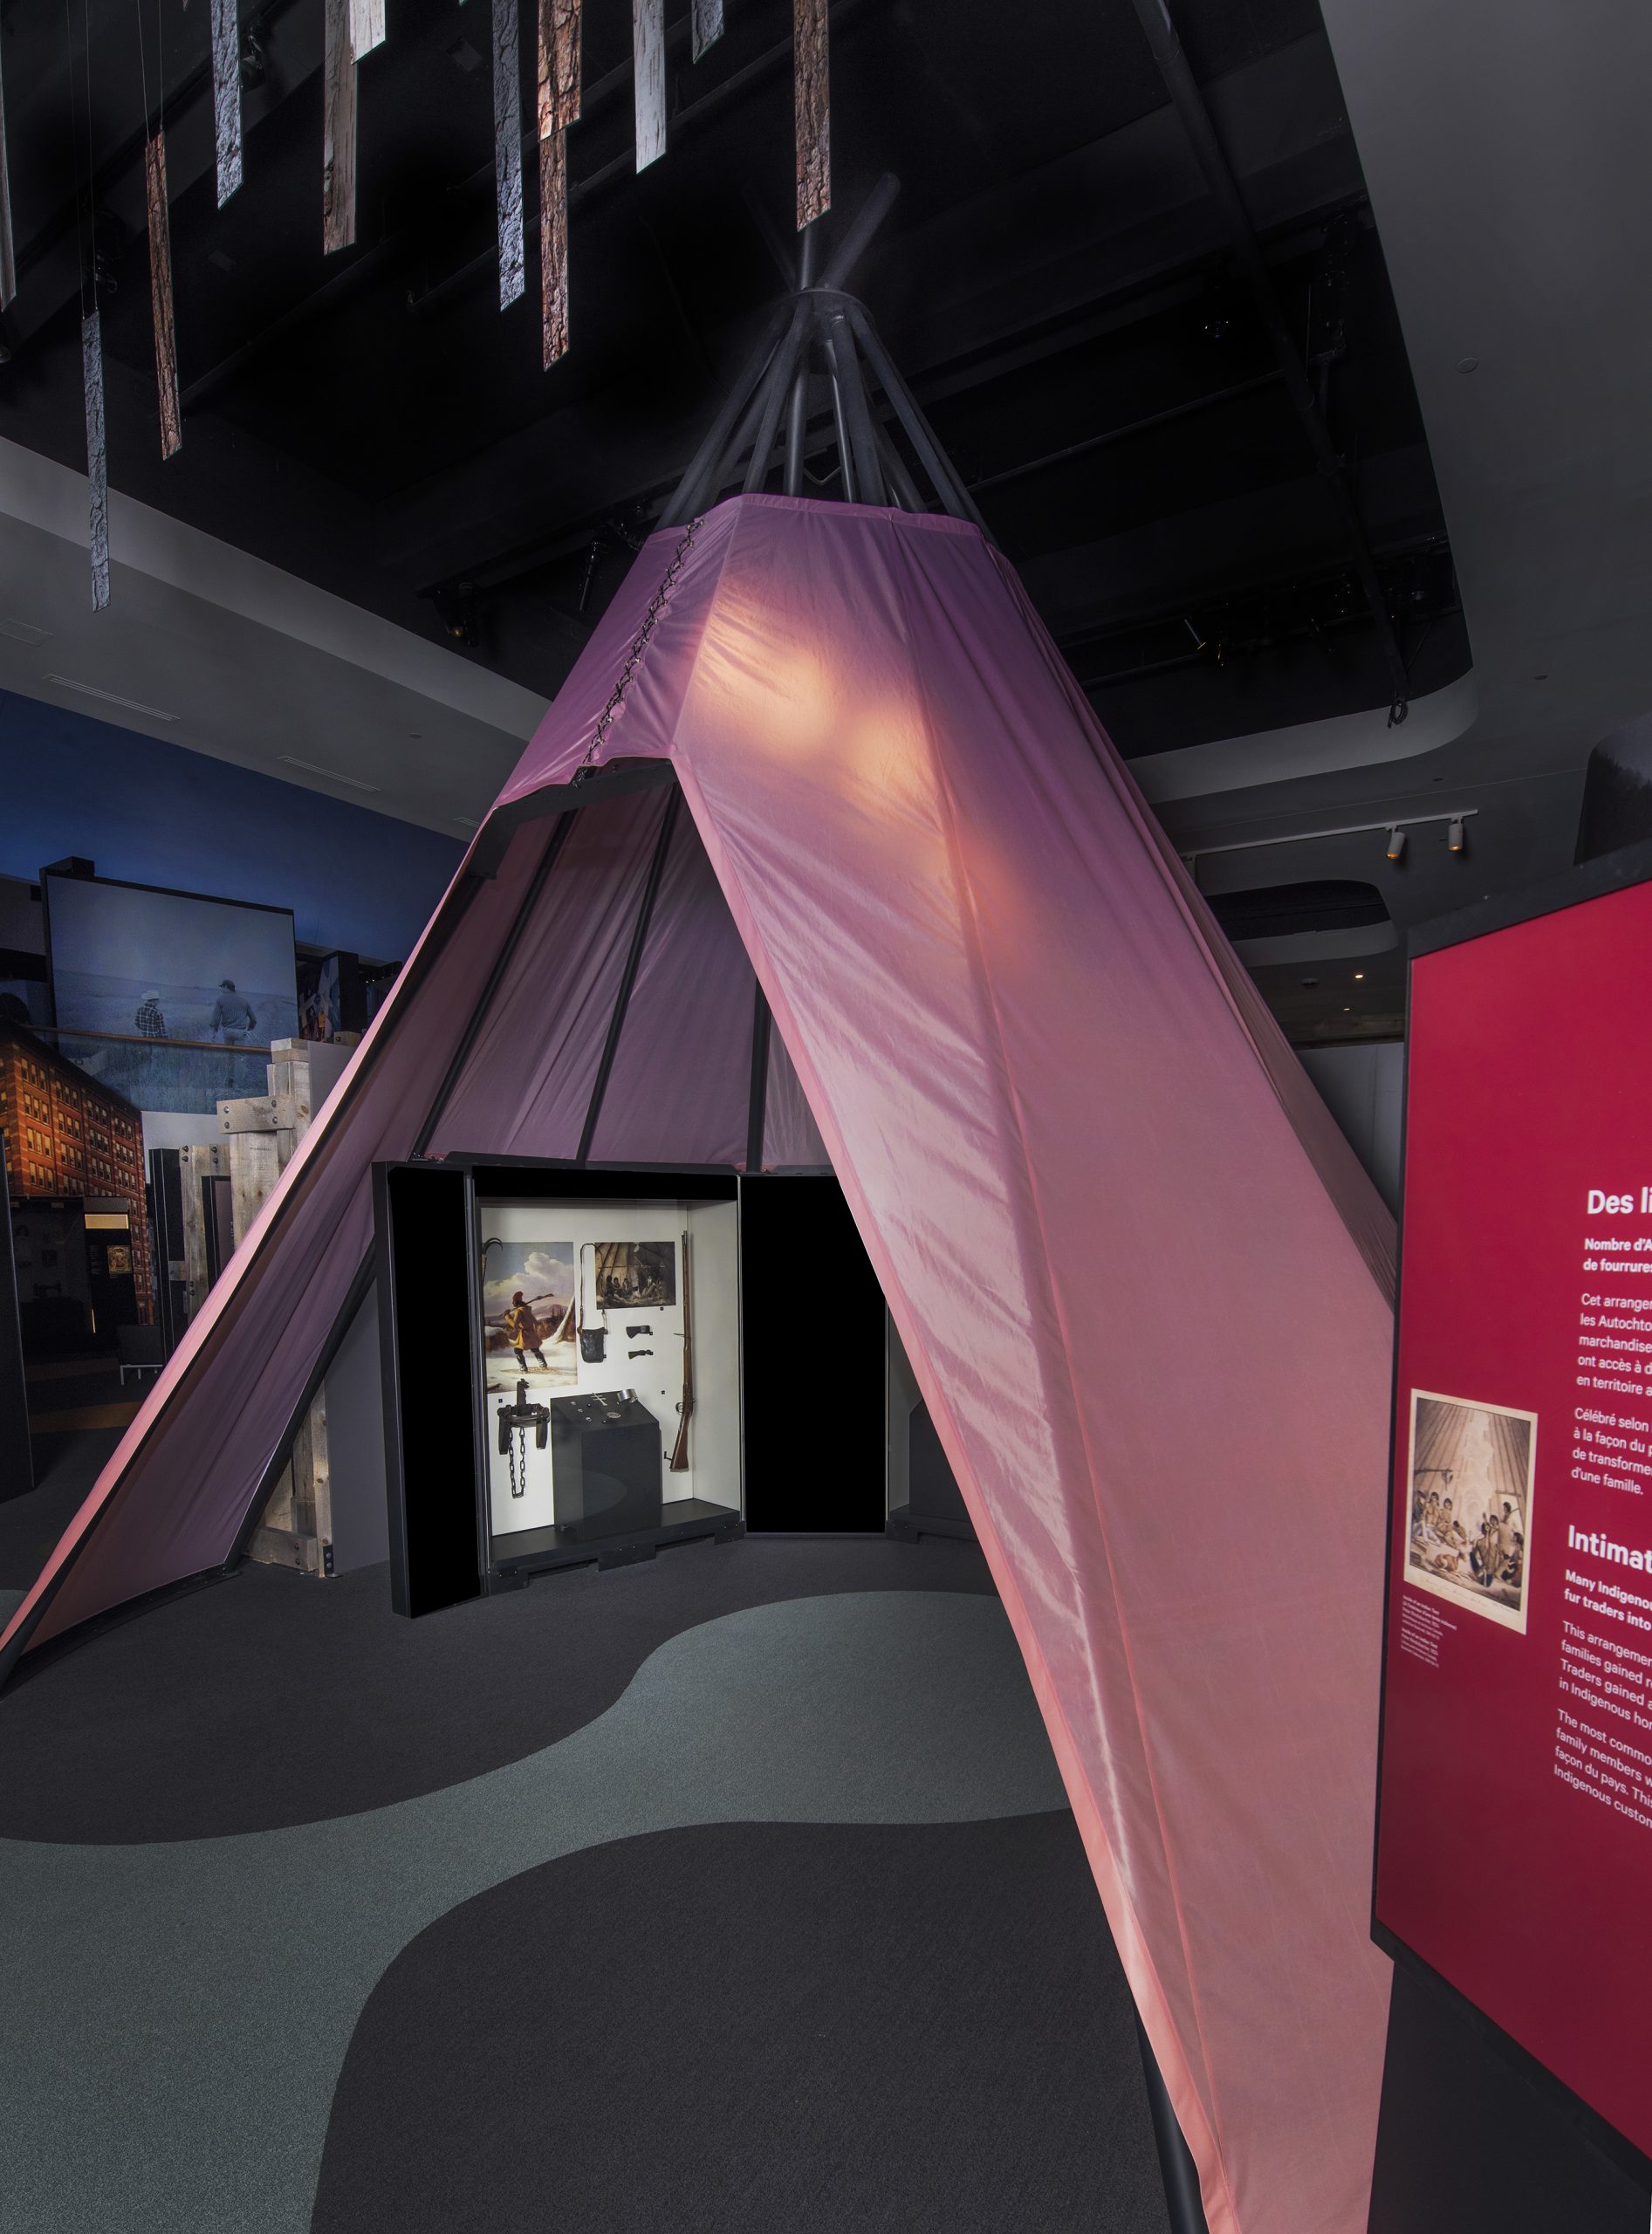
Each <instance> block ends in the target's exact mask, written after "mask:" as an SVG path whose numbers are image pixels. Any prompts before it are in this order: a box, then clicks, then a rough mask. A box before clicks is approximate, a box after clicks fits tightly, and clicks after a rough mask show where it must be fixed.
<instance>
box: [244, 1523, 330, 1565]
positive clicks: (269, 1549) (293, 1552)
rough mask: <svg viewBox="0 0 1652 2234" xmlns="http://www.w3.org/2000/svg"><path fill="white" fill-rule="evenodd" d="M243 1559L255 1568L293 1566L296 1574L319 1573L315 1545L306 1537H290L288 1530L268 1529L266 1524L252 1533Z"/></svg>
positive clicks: (318, 1553)
mask: <svg viewBox="0 0 1652 2234" xmlns="http://www.w3.org/2000/svg"><path fill="white" fill-rule="evenodd" d="M247 1557H248V1558H249V1559H251V1560H252V1561H253V1562H254V1563H255V1564H256V1565H257V1566H264V1567H293V1568H296V1569H297V1571H298V1573H300V1574H319V1573H320V1571H321V1550H320V1546H319V1545H318V1544H316V1543H315V1542H314V1541H313V1540H312V1538H309V1537H305V1536H298V1535H296V1534H294V1532H292V1531H291V1529H286V1528H271V1526H269V1525H268V1524H267V1523H266V1524H265V1525H264V1526H263V1527H261V1528H255V1529H254V1530H253V1532H252V1536H251V1539H250V1542H249V1543H248V1545H247Z"/></svg>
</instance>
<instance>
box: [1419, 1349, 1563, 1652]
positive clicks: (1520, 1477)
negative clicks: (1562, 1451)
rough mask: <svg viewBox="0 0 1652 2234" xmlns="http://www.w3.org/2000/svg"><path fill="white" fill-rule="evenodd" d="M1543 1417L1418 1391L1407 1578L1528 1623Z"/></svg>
mask: <svg viewBox="0 0 1652 2234" xmlns="http://www.w3.org/2000/svg"><path fill="white" fill-rule="evenodd" d="M1537 1424H1538V1422H1537V1414H1536V1413H1535V1412H1517V1411H1511V1409H1509V1408H1508V1407H1507V1406H1506V1405H1502V1404H1476V1403H1471V1402H1470V1401H1467V1400H1465V1399H1463V1398H1460V1397H1455V1396H1436V1395H1429V1393H1428V1392H1427V1391H1426V1390H1424V1389H1420V1388H1414V1389H1413V1390H1412V1392H1411V1523H1410V1532H1409V1543H1408V1545H1407V1547H1406V1558H1405V1579H1406V1580H1407V1581H1408V1582H1409V1583H1412V1584H1414V1585H1415V1586H1416V1588H1418V1589H1419V1590H1427V1591H1431V1592H1432V1593H1434V1595H1435V1596H1436V1597H1437V1598H1444V1599H1448V1600H1450V1601H1452V1602H1453V1603H1454V1604H1457V1605H1459V1606H1468V1607H1471V1608H1472V1609H1473V1611H1474V1612H1475V1613H1477V1614H1484V1615H1485V1617H1486V1619H1487V1620H1488V1621H1498V1622H1501V1624H1502V1625H1503V1627H1504V1628H1510V1629H1518V1630H1520V1631H1521V1632H1522V1633H1524V1631H1525V1609H1526V1593H1527V1588H1528V1585H1529V1583H1530V1580H1531V1559H1530V1554H1529V1547H1530V1544H1531V1540H1532V1476H1533V1470H1534V1466H1535V1463H1536V1457H1537Z"/></svg>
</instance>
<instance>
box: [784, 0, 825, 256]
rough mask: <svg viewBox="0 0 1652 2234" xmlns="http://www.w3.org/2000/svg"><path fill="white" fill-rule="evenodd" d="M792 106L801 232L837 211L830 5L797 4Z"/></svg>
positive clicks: (798, 0)
mask: <svg viewBox="0 0 1652 2234" xmlns="http://www.w3.org/2000/svg"><path fill="white" fill-rule="evenodd" d="M792 73H793V75H792V100H793V106H794V108H795V110H796V119H797V134H798V230H799V232H801V231H802V230H803V229H804V227H805V225H812V224H813V223H814V221H815V219H816V218H817V217H824V216H825V215H826V211H827V210H828V209H830V208H831V207H832V106H831V94H830V79H829V76H828V72H827V62H826V0H792Z"/></svg>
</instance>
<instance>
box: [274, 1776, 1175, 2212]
mask: <svg viewBox="0 0 1652 2234" xmlns="http://www.w3.org/2000/svg"><path fill="white" fill-rule="evenodd" d="M1165 2225H1166V2219H1165V2210H1164V2202H1163V2194H1162V2188H1161V2185H1160V2182H1159V2175H1158V2169H1157V2161H1156V2158H1155V2155H1154V2150H1153V2141H1152V2135H1151V2129H1150V2127H1149V2125H1148V2116H1147V2106H1146V2098H1145V2094H1144V2091H1143V2087H1142V2080H1141V2063H1140V2059H1139V2057H1138V2053H1137V2049H1136V2044H1135V2036H1134V2027H1133V2023H1132V2018H1131V2016H1130V2007H1129V1999H1128V1992H1127V1991H1126V1989H1125V1985H1124V1981H1123V1977H1122V1975H1121V1971H1120V1969H1119V1964H1118V1959H1117V1956H1115V1954H1114V1950H1113V1945H1112V1942H1111V1940H1110V1938H1109V1936H1108V1934H1107V1926H1106V1923H1105V1922H1104V1920H1103V1918H1102V1915H1101V1911H1100V1905H1099V1903H1098V1902H1097V1900H1096V1897H1095V1888H1094V1885H1093V1881H1092V1879H1091V1876H1090V1873H1089V1869H1088V1866H1087V1864H1086V1861H1085V1858H1084V1853H1083V1849H1082V1847H1081V1846H1080V1841H1079V1837H1078V1833H1077V1831H1076V1829H1075V1827H1074V1826H1073V1819H1072V1817H1071V1816H1070V1815H1069V1814H1067V1813H1065V1812H1062V1813H1054V1814H1044V1815H1032V1816H1025V1817H1021V1818H1018V1819H1012V1820H1008V1821H997V1822H976V1823H948V1824H925V1825H902V1826H844V1825H837V1824H831V1825H821V1824H817V1825H812V1826H799V1825H792V1824H778V1823H744V1824H726V1825H721V1824H720V1825H716V1826H710V1827H703V1828H695V1829H682V1830H672V1831H662V1832H659V1833H654V1834H651V1835H648V1836H644V1837H641V1838H633V1839H626V1840H619V1841H616V1842H614V1843H613V1844H611V1845H607V1846H604V1847H597V1848H594V1849H591V1850H588V1851H586V1852H584V1853H580V1854H571V1855H569V1856H567V1857H566V1858H565V1859H563V1860H561V1861H554V1862H549V1863H546V1864H545V1865H544V1866H543V1867H539V1868H537V1869H532V1870H529V1871H526V1872H524V1874H521V1875H519V1876H517V1877H513V1878H511V1879H510V1880H509V1881H506V1882H505V1883H504V1884H502V1885H499V1886H497V1887H495V1888H493V1889H492V1890H490V1891H489V1892H486V1893H483V1894H482V1895H480V1896H479V1897H478V1898H476V1899H475V1900H472V1901H470V1902H465V1903H464V1904H463V1906H462V1907H459V1908H455V1909H453V1910H452V1911H451V1912H450V1913H449V1915H446V1916H444V1917H442V1919H441V1921H440V1922H436V1923H435V1924H433V1925H431V1926H430V1927H429V1929H427V1930H426V1931H424V1932H423V1933H422V1934H421V1936H419V1937H418V1938H417V1939H415V1941H414V1942H413V1943H412V1944H411V1945H409V1946H408V1947H407V1948H406V1949H405V1950H403V1952H402V1953H401V1955H400V1956H398V1957H397V1959H396V1960H395V1961H394V1963H392V1964H391V1966H390V1968H389V1969H388V1970H387V1972H386V1974H385V1976H384V1977H383V1979H382V1981H381V1982H380V1984H379V1986H378V1988H377V1990H376V1991H375V1992H374V1995H373V1996H372V1998H371V1999H370V2001H369V2002H368V2004H367V2008H366V2010H365V2011H364V2012H363V2014H362V2016H361V2018H360V2023H359V2024H358V2025H357V2027H356V2031H355V2035H354V2038H353V2040H352V2043H351V2046H350V2050H349V2053H348V2056H347V2058H346V2061H345V2066H344V2069H343V2072H342V2073H341V2075H340V2078H339V2086H338V2089H337V2093H336V2094H335V2095H334V2098H333V2107H332V2121H331V2123H330V2126H329V2128H328V2133H327V2139H326V2152H325V2155H324V2156H323V2160H322V2167H321V2176H320V2182H319V2193H318V2196H317V2202H316V2207H315V2215H314V2218H313V2221H312V2234H408V2230H409V2229H413V2228H419V2227H430V2228H440V2229H442V2234H529V2230H535V2231H536V2234H537V2230H539V2229H543V2228H551V2227H554V2228H556V2229H557V2230H558V2234H777V2231H778V2230H781V2229H784V2230H786V2234H909V2230H914V2229H936V2230H941V2229H945V2230H947V2234H1008V2230H1020V2229H1026V2230H1030V2231H1034V2230H1035V2231H1036V2234H1162V2230H1163V2229H1164V2228H1165Z"/></svg>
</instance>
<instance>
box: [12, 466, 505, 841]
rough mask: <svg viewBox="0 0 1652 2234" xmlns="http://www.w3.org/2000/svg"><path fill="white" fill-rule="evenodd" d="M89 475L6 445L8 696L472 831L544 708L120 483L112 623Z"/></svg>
mask: <svg viewBox="0 0 1652 2234" xmlns="http://www.w3.org/2000/svg"><path fill="white" fill-rule="evenodd" d="M86 499H87V487H86V476H85V475H84V474H80V473H76V472H73V471H72V470H71V469H69V468H68V467H66V466H61V465H58V464H56V463H53V461H52V460H51V459H49V458H44V457H41V456H38V455H37V454H36V453H35V452H34V451H32V450H27V449H22V448H20V447H19V446H18V445H17V443H15V442H4V441H0V689H7V690H15V691H17V692H19V693H20V694H22V695H23V696H26V697H31V698H40V699H45V701H47V702H49V703H50V704H52V705H57V706H65V707H68V708H71V709H73V710H74V711H75V712H77V713H81V714H89V715H93V716H96V717H98V718H99V719H101V720H105V721H109V722H113V723H117V724H118V725H119V726H120V727H121V728H123V729H130V730H139V731H141V732H142V733H143V734H144V735H146V736H148V737H164V738H166V739H168V741H169V742H171V743H172V744H182V745H187V746H188V747H189V749H190V750H193V751H196V752H204V753H209V754H210V755H211V756H212V757H214V758H216V759H219V760H230V761H234V762H235V763H236V764H237V765H239V766H241V767H243V768H253V769H257V770H258V771H260V772H261V773H263V774H265V775H269V776H274V777H277V778H279V779H280V780H281V781H282V782H284V783H291V784H297V785H301V786H303V787H305V788H306V789H308V790H311V791H323V792H326V793H327V794H328V795H329V796H330V797H332V798H342V799H348V800H351V801H353V803H354V804H355V805H359V806H365V807H369V808H372V809H374V810H376V811H378V812H380V813H384V814H390V815H394V816H397V817H399V818H400V819H402V820H404V821H408V822H416V823H422V824H423V825H424V826H426V827H427V828H428V829H432V830H440V831H442V832H443V833H446V834H447V835H448V836H449V837H457V838H460V839H463V834H464V832H465V831H466V829H468V828H471V827H474V826H475V824H476V821H477V820H478V819H480V817H481V816H482V815H483V814H484V813H485V812H487V809H488V808H489V806H490V805H491V804H492V802H493V800H494V798H496V796H497V793H498V791H499V790H500V788H501V786H502V785H504V780H505V778H506V777H507V776H508V775H509V773H510V771H511V768H512V767H513V766H514V765H515V764H516V761H517V759H518V757H519V755H520V753H521V750H522V747H523V745H524V743H525V742H526V740H527V738H528V737H531V735H532V733H533V730H535V729H536V728H537V726H538V723H539V720H540V718H541V716H543V714H544V712H545V700H544V699H543V698H540V697H538V696H536V695H535V693H533V692H532V691H530V690H524V689H522V688H521V687H520V686H519V685H518V684H517V683H514V682H508V681H507V680H506V679H505V678H504V676H502V675H495V674H493V673H491V672H490V670H489V669H488V668H483V667H478V666H475V665H473V664H472V663H471V662H470V661H468V660H463V659H461V658H459V657H458V656H457V655H456V654H454V653H452V652H449V651H446V650H444V649H443V648H442V646H441V645H439V644H432V643H428V642H426V641H424V639H423V638H422V637H419V636H415V635H413V634H409V632H408V630H407V629H405V628H398V627H395V626H394V623H392V622H390V621H388V620H381V619H380V618H379V616H378V615H377V614H376V613H365V612H363V611H362V610H361V608H360V606H353V605H351V604H349V603H348V602H347V601H346V600H345V599H343V598H339V597H334V596H332V594H331V593H329V592H328V591H326V590H321V589H317V588H315V587H314V586H312V584H310V583H308V582H304V581H300V580H299V579H298V578H297V577H296V576H295V575H292V574H288V573H284V572H282V570H281V569H280V568H279V567H278V566H271V565H266V564H265V563H264V560H262V559H260V558H251V557H250V556H249V555H248V554H247V553H246V552H243V551H237V550H236V549H235V547H234V546H233V545H230V544H227V543H223V542H221V541H219V540H218V538H216V536H210V535H203V534H202V532H201V531H199V530H198V529H196V528H192V527H188V526H186V525H184V524H182V522H181V521H178V520H175V519H171V518H168V517H167V515H166V514H165V513H162V512H158V511H153V510H152V509H151V508H150V507H149V506H148V505H147V504H136V503H134V501H133V500H132V499H131V498H129V497H122V496H120V494H118V493H115V492H112V493H111V496H110V498H109V532H110V545H111V554H112V576H111V581H112V593H111V598H110V603H109V606H108V608H107V610H106V611H105V612H102V613H94V612H93V607H92V585H91V575H90V571H89V564H88V559H87V555H86V517H87V502H86Z"/></svg>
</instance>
